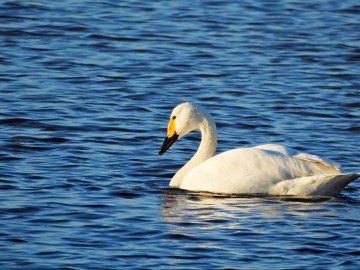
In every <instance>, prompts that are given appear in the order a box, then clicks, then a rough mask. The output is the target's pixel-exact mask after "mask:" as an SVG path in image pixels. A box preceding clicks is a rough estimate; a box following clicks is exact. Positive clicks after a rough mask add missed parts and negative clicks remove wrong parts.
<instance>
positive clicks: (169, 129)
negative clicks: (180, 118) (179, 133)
mask: <svg viewBox="0 0 360 270" xmlns="http://www.w3.org/2000/svg"><path fill="white" fill-rule="evenodd" d="M175 134H176V129H175V118H174V117H172V118H171V119H170V121H169V124H168V127H167V136H168V137H169V138H170V137H172V136H173V135H175Z"/></svg>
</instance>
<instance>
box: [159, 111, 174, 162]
mask: <svg viewBox="0 0 360 270" xmlns="http://www.w3.org/2000/svg"><path fill="white" fill-rule="evenodd" d="M175 118H176V117H175V116H173V117H172V118H170V121H169V124H168V127H167V135H166V138H165V140H164V142H163V145H162V146H161V148H160V151H159V155H160V156H161V155H162V154H164V153H165V152H166V150H168V149H169V148H170V146H172V145H173V143H174V142H176V140H177V139H178V138H179V135H178V134H177V133H176V129H175Z"/></svg>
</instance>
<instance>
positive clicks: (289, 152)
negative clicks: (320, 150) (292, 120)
mask: <svg viewBox="0 0 360 270" xmlns="http://www.w3.org/2000/svg"><path fill="white" fill-rule="evenodd" d="M253 148H257V149H262V150H266V151H271V152H278V153H281V154H283V155H285V156H290V157H293V158H297V159H301V160H305V161H309V162H314V163H318V164H322V165H324V166H327V167H332V168H334V169H336V170H338V171H339V170H340V165H339V164H338V163H336V162H335V161H332V160H330V159H326V158H321V157H319V156H316V155H311V154H307V153H303V152H300V151H298V150H296V149H294V148H291V147H286V146H282V145H278V144H262V145H258V146H255V147H253Z"/></svg>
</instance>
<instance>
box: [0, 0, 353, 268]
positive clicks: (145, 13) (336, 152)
mask: <svg viewBox="0 0 360 270" xmlns="http://www.w3.org/2000/svg"><path fill="white" fill-rule="evenodd" d="M304 2H305V3H304ZM310 2H316V3H310ZM0 3H1V8H0V25H1V27H0V44H1V51H0V126H1V133H0V139H1V140H0V147H1V149H0V150H1V151H0V161H1V162H0V266H1V269H172V268H174V269H359V268H360V260H359V255H360V232H359V225H360V182H359V181H357V182H353V183H352V184H351V185H349V187H348V188H346V189H345V190H344V192H343V193H342V195H341V196H339V197H336V198H313V199H299V198H287V197H266V196H265V197H252V196H239V197H236V196H232V197H223V196H212V197H211V196H208V195H206V194H196V193H186V192H182V191H179V190H172V189H169V188H168V182H169V180H170V178H171V176H172V174H173V173H175V172H176V170H177V169H178V168H179V167H180V166H181V164H183V163H184V162H185V161H186V160H187V159H188V158H190V156H191V155H192V154H193V153H194V151H195V149H196V147H197V145H198V139H199V134H196V133H194V134H192V135H189V136H188V137H187V138H185V139H183V140H181V141H179V142H178V143H177V144H176V145H174V146H173V147H172V149H171V150H170V151H169V152H168V153H166V155H164V156H162V157H159V156H158V154H157V153H158V150H159V147H160V145H161V143H162V141H163V137H164V135H165V127H166V125H167V120H168V117H169V114H170V112H171V110H172V108H173V107H174V106H175V105H177V104H178V103H180V102H183V101H187V100H189V99H191V100H194V101H196V102H198V103H200V104H201V105H202V106H203V107H205V108H207V109H208V110H209V111H211V113H212V114H213V116H214V118H215V120H216V122H217V125H218V128H219V149H218V151H219V152H220V151H224V150H227V149H230V148H234V147H241V146H250V145H255V144H259V143H267V142H272V143H281V144H285V145H287V146H291V147H295V148H297V149H300V150H304V151H307V152H310V153H314V154H318V155H322V156H324V157H326V158H330V159H334V160H335V161H337V162H339V163H341V164H342V166H343V169H344V170H345V171H349V172H360V168H359V163H360V160H359V149H360V139H359V131H360V123H359V117H360V75H359V74H360V35H359V29H360V5H359V3H358V1H350V0H345V1H337V0H331V1H290V0H289V1H285V0H284V1H252V0H251V1H250V0H249V1H210V0H205V1H72V0H63V1H45V0H43V1H41V0H40V1H11V0H10V1H0Z"/></svg>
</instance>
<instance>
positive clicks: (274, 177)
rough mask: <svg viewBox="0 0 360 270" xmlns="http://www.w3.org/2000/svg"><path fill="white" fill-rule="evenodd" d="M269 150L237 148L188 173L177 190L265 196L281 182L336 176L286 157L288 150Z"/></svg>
mask: <svg viewBox="0 0 360 270" xmlns="http://www.w3.org/2000/svg"><path fill="white" fill-rule="evenodd" d="M269 148H271V147H268V149H261V148H260V149H259V147H257V148H238V149H234V150H230V151H227V152H223V153H221V154H219V155H217V156H214V157H212V158H210V159H208V160H206V161H204V162H203V163H201V164H200V165H198V166H197V167H195V168H193V169H192V170H190V171H189V172H188V173H187V175H186V176H185V177H184V179H183V181H182V183H181V185H180V188H183V189H188V190H193V191H209V192H215V193H216V192H217V193H268V192H269V188H270V187H272V186H273V185H275V184H276V183H279V182H281V181H283V180H288V179H296V178H300V177H304V176H309V175H321V174H330V173H336V170H335V169H334V168H333V167H328V166H323V165H322V163H321V164H320V163H318V162H314V161H312V162H307V161H304V160H302V159H298V158H294V157H292V156H289V155H286V154H285V152H284V151H285V150H287V151H288V150H290V151H291V149H286V148H281V147H280V146H279V147H277V146H276V147H273V148H272V149H271V150H269ZM274 148H275V149H276V148H279V149H280V150H281V151H275V150H274ZM294 151H296V150H294Z"/></svg>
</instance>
